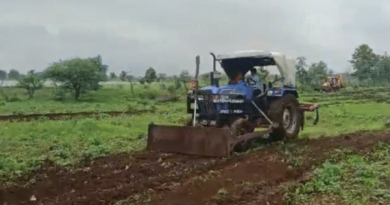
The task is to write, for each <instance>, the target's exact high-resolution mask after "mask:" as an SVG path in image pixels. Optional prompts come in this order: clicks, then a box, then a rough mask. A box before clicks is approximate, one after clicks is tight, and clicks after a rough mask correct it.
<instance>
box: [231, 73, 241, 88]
mask: <svg viewBox="0 0 390 205" xmlns="http://www.w3.org/2000/svg"><path fill="white" fill-rule="evenodd" d="M242 80H244V75H243V74H242V73H241V72H238V73H237V75H236V77H235V78H234V79H232V80H231V81H230V83H229V84H230V85H231V84H237V83H239V82H241V81H242Z"/></svg>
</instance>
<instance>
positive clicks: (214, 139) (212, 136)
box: [148, 51, 318, 156]
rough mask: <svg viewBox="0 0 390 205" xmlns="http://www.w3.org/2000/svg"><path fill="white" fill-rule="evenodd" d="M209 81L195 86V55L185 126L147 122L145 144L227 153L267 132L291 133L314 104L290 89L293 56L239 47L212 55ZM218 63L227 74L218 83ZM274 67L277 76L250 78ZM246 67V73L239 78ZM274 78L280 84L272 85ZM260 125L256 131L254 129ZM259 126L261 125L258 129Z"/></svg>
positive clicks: (274, 137)
mask: <svg viewBox="0 0 390 205" xmlns="http://www.w3.org/2000/svg"><path fill="white" fill-rule="evenodd" d="M211 55H212V56H213V59H214V68H213V72H210V82H211V86H207V87H203V88H200V89H198V80H197V77H198V72H199V58H197V71H196V76H195V80H194V81H193V85H194V86H193V89H192V90H191V92H190V93H189V94H188V96H187V113H189V114H191V115H192V118H191V119H192V121H191V122H190V123H188V124H187V126H185V127H181V126H162V125H155V124H153V123H152V124H150V126H149V136H148V149H155V150H160V151H165V152H178V153H187V154H197V155H207V156H229V155H230V154H231V153H232V152H233V151H234V148H236V147H237V145H242V144H245V143H247V142H248V141H249V140H252V139H255V138H258V137H262V136H268V137H269V138H270V139H272V140H282V139H292V138H296V137H297V136H298V134H299V131H300V130H302V129H303V126H304V112H305V111H316V113H317V117H316V120H315V123H317V121H318V106H317V105H315V104H300V103H299V101H298V97H299V96H298V92H297V90H296V88H295V61H294V60H293V59H287V58H286V57H285V56H284V55H283V54H280V53H272V52H266V51H244V52H235V53H230V54H224V55H218V56H215V55H214V54H213V53H211ZM216 62H219V63H220V65H221V67H222V68H223V70H224V71H225V73H226V75H227V76H228V78H229V83H228V84H227V85H222V86H221V85H219V73H218V72H217V71H216ZM263 66H275V67H276V68H277V69H278V70H279V72H280V75H281V77H280V78H277V79H275V80H274V81H273V82H268V83H265V82H261V81H258V80H257V79H256V77H257V74H256V71H257V69H256V68H257V67H263ZM249 71H251V74H252V76H251V77H248V78H245V75H246V74H247V73H248V72H249ZM276 82H279V83H281V84H282V85H283V86H280V87H276V86H274V85H275V83H276ZM256 128H260V130H261V131H255V129H256ZM261 128H262V129H261Z"/></svg>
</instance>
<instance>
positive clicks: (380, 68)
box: [371, 52, 390, 84]
mask: <svg viewBox="0 0 390 205" xmlns="http://www.w3.org/2000/svg"><path fill="white" fill-rule="evenodd" d="M371 76H372V78H373V80H374V81H375V82H377V83H386V84H389V83H390V56H389V55H388V54H387V52H385V54H384V55H382V56H380V58H379V60H378V63H377V64H376V65H375V67H373V69H371Z"/></svg>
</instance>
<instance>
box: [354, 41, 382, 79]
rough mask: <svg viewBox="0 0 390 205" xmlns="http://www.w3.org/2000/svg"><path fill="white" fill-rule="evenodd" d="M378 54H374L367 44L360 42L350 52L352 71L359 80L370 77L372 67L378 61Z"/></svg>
mask: <svg viewBox="0 0 390 205" xmlns="http://www.w3.org/2000/svg"><path fill="white" fill-rule="evenodd" d="M379 58H380V56H378V55H376V54H375V53H374V51H373V50H372V48H370V47H369V46H368V45H367V44H362V45H360V46H359V47H357V48H356V49H355V51H354V52H353V54H352V60H350V61H349V62H350V63H351V64H352V67H353V69H354V70H355V72H354V73H353V75H354V76H356V77H357V78H358V79H359V80H365V79H369V78H371V77H372V76H371V74H372V68H373V67H374V66H375V65H376V64H377V63H378V60H379Z"/></svg>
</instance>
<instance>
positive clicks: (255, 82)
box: [249, 68, 263, 90]
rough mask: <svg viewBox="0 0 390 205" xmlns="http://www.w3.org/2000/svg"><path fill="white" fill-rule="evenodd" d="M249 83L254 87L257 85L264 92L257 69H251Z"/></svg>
mask: <svg viewBox="0 0 390 205" xmlns="http://www.w3.org/2000/svg"><path fill="white" fill-rule="evenodd" d="M249 81H250V82H251V84H252V85H256V86H259V87H260V90H263V85H262V83H261V82H260V81H259V76H258V75H257V70H256V68H252V69H251V76H250V77H249Z"/></svg>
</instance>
